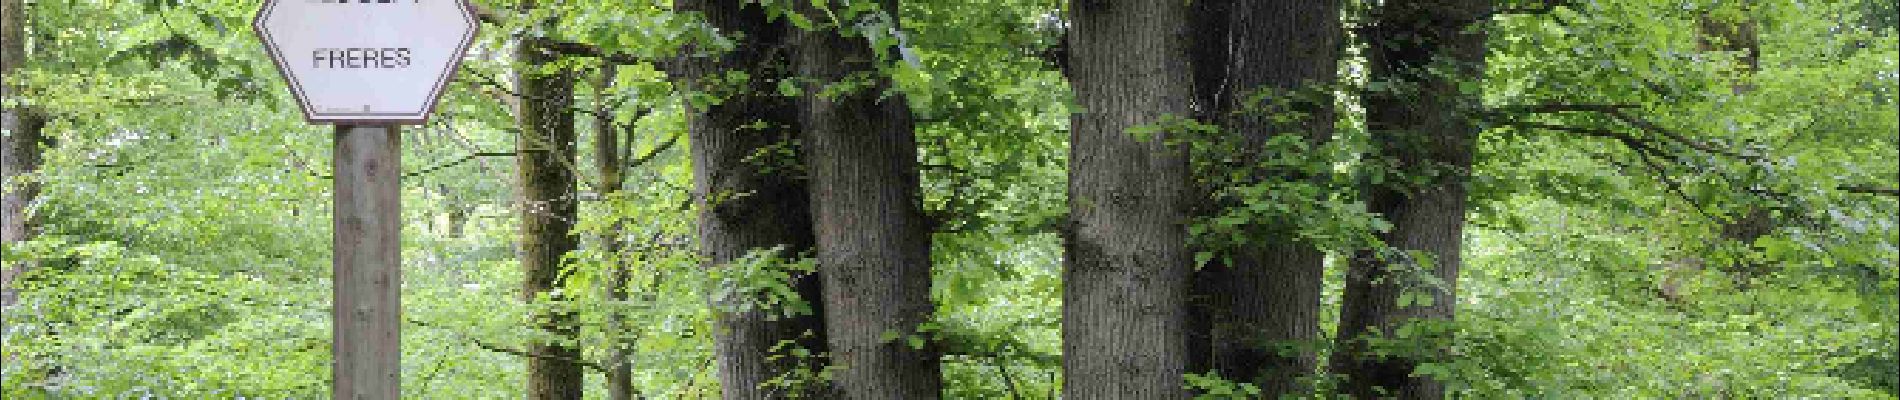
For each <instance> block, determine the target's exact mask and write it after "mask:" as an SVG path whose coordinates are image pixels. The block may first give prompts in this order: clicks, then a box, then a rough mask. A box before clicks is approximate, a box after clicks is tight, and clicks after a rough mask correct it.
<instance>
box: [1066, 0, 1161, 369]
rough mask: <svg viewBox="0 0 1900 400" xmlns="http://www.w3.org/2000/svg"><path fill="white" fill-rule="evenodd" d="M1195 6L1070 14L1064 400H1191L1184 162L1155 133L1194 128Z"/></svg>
mask: <svg viewBox="0 0 1900 400" xmlns="http://www.w3.org/2000/svg"><path fill="white" fill-rule="evenodd" d="M1188 4H1189V3H1188V2H1183V1H1178V0H1078V1H1075V2H1073V3H1071V5H1070V12H1071V13H1072V18H1071V20H1072V21H1074V24H1075V25H1074V30H1073V31H1072V36H1070V37H1069V40H1070V46H1069V48H1070V62H1069V66H1070V68H1071V69H1072V70H1073V77H1072V79H1071V81H1072V85H1073V86H1074V89H1075V96H1076V100H1077V102H1078V103H1079V106H1080V109H1079V110H1078V111H1077V112H1076V113H1075V114H1074V115H1073V116H1072V117H1071V119H1070V121H1071V130H1070V132H1071V133H1070V142H1071V144H1070V146H1071V147H1070V151H1069V153H1070V156H1069V160H1070V166H1069V213H1070V218H1071V224H1072V225H1071V226H1070V227H1069V229H1070V231H1069V232H1068V234H1067V238H1066V243H1065V246H1066V247H1067V249H1066V251H1067V256H1066V257H1065V260H1064V264H1065V265H1064V268H1063V281H1064V282H1065V285H1066V287H1065V288H1064V289H1063V299H1062V315H1063V323H1062V339H1063V343H1062V348H1063V349H1062V350H1063V356H1064V357H1063V369H1064V371H1066V375H1065V376H1066V378H1065V382H1064V387H1063V391H1064V396H1063V397H1065V398H1071V399H1178V398H1186V397H1188V392H1187V390H1186V389H1185V387H1184V381H1183V378H1182V374H1183V373H1184V372H1187V371H1186V363H1187V361H1188V358H1189V354H1188V348H1187V344H1188V338H1187V334H1186V332H1185V331H1184V330H1183V329H1182V328H1183V325H1184V324H1186V323H1187V322H1188V320H1189V318H1188V307H1187V289H1188V276H1189V272H1190V268H1189V262H1190V257H1189V255H1188V251H1187V248H1186V239H1187V229H1186V225H1185V224H1186V223H1187V207H1186V204H1187V196H1188V195H1189V191H1188V189H1189V187H1188V186H1189V184H1188V168H1187V159H1186V157H1185V156H1184V154H1185V152H1184V151H1183V150H1182V149H1180V148H1178V147H1175V146H1170V145H1168V144H1167V141H1168V140H1170V138H1171V136H1173V134H1172V133H1169V132H1159V133H1153V130H1152V128H1154V127H1157V126H1160V124H1165V123H1168V121H1170V120H1171V119H1187V118H1192V117H1194V115H1193V114H1192V110H1191V109H1190V107H1189V101H1190V99H1191V98H1192V97H1193V93H1192V86H1191V85H1190V78H1189V77H1190V75H1191V72H1190V70H1189V68H1190V64H1189V63H1188V56H1189V54H1188V50H1189V49H1188V46H1189V43H1188V40H1187V39H1188V38H1187V33H1188V24H1187V21H1188V12H1187V11H1188V7H1189V6H1188ZM1177 121H1178V120H1177ZM1144 130H1145V131H1148V132H1150V133H1143V132H1142V131H1144Z"/></svg>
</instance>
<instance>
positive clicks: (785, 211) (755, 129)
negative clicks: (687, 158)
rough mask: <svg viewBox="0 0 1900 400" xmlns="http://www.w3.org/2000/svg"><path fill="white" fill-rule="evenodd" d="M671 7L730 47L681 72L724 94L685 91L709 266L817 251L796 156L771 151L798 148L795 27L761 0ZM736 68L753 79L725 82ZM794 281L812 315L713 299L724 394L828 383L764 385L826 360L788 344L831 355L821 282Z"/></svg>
mask: <svg viewBox="0 0 1900 400" xmlns="http://www.w3.org/2000/svg"><path fill="white" fill-rule="evenodd" d="M675 9H677V10H679V11H682V12H688V13H697V14H699V15H700V16H701V17H703V18H704V19H705V22H706V24H707V25H708V26H710V27H711V28H712V29H713V30H715V31H717V32H718V33H719V34H720V35H721V36H723V37H725V38H727V39H728V40H729V41H730V42H731V44H732V46H733V47H732V49H731V50H729V51H726V52H724V53H721V54H717V55H716V56H714V57H694V58H689V59H685V60H686V62H685V63H684V65H683V66H684V69H683V71H681V72H682V73H683V75H684V76H683V78H684V79H682V81H683V82H684V83H685V87H686V90H687V91H688V92H690V93H694V94H695V95H711V96H717V97H719V98H720V99H719V101H716V102H714V101H706V102H701V101H693V100H691V99H692V98H693V97H694V96H687V97H688V99H689V100H688V101H687V102H686V104H687V107H688V115H689V119H688V130H689V131H690V133H691V141H692V153H693V178H694V180H695V188H694V191H695V193H694V198H695V199H696V201H697V202H698V205H699V245H700V255H701V256H702V257H704V258H705V262H706V266H707V267H708V268H718V267H720V266H722V265H726V264H728V263H731V262H733V261H735V260H739V259H741V258H743V257H745V256H746V255H748V254H754V253H761V252H772V251H776V252H777V253H776V254H777V255H778V256H780V257H783V258H785V259H787V260H791V259H796V258H799V257H805V256H806V255H807V254H808V253H810V251H811V249H812V224H811V214H810V208H809V204H810V202H809V200H808V199H809V194H808V193H806V182H805V181H804V180H803V179H800V178H799V177H798V175H797V173H796V170H797V168H796V164H797V163H798V161H797V159H796V157H789V158H787V157H772V156H770V155H773V154H778V153H777V152H774V151H773V150H774V149H793V150H794V151H798V150H797V149H798V146H797V140H798V136H797V135H798V127H797V124H798V110H797V108H796V106H797V103H796V102H795V101H794V100H793V99H792V98H790V97H785V96H781V95H778V94H777V93H778V90H777V88H778V84H779V82H780V80H783V79H787V78H789V77H790V76H791V72H792V65H791V60H790V58H789V56H788V55H789V53H788V52H787V48H788V47H789V46H790V42H789V41H788V40H789V38H788V37H787V35H788V34H789V31H788V29H790V27H789V26H788V25H787V24H786V23H784V20H783V19H777V20H775V19H772V18H769V17H768V16H767V15H766V10H765V9H764V8H763V7H762V6H760V5H758V4H754V3H751V2H747V1H741V0H678V1H676V2H675ZM692 51H694V52H704V51H716V50H715V49H710V48H703V47H701V48H696V49H694V50H692ZM733 71H739V72H745V73H746V75H747V76H748V79H745V80H743V81H738V82H734V81H730V80H724V79H722V77H725V76H728V72H733ZM761 154H763V155H767V156H763V157H761V156H758V155H761ZM788 262H789V261H788ZM791 279H792V281H791V282H788V283H789V285H790V286H791V287H792V288H794V289H795V290H796V292H797V293H798V295H799V296H800V297H801V298H802V299H803V300H804V301H806V302H807V303H809V304H810V305H811V309H812V311H813V312H811V313H803V314H796V315H784V314H785V313H784V312H783V311H782V310H766V309H761V308H759V307H748V306H744V304H745V303H757V302H758V301H759V299H751V298H744V299H715V300H714V302H715V303H716V304H715V306H716V307H715V309H716V311H717V316H716V319H717V321H716V324H717V331H716V335H717V340H716V342H715V345H714V351H715V355H716V357H717V358H718V368H719V380H720V382H721V386H722V393H723V395H724V398H726V399H733V400H738V399H765V398H784V397H792V396H800V397H824V396H823V395H822V393H824V390H825V383H824V382H804V385H801V386H797V387H789V388H788V387H773V386H767V385H766V384H767V383H768V382H771V381H772V380H773V379H774V378H779V377H788V378H795V377H798V376H806V374H805V373H804V372H811V371H813V370H816V369H818V368H822V367H823V364H824V360H822V359H814V358H803V359H801V358H799V357H793V356H791V354H790V353H789V350H790V347H802V348H804V349H806V350H809V351H810V354H825V353H826V352H828V351H829V348H828V347H827V343H826V341H825V325H824V314H825V313H824V304H823V301H821V299H822V296H821V290H820V280H819V279H818V277H817V276H815V275H813V274H795V275H794V276H792V277H791ZM781 343H784V344H790V345H791V346H780V344H781Z"/></svg>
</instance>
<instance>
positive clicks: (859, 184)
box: [795, 0, 943, 400]
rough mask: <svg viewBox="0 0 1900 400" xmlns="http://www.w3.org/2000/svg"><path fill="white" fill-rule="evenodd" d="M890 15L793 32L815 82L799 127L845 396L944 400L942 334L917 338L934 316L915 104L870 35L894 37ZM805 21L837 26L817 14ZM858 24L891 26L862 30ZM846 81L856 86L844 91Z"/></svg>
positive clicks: (893, 11)
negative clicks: (937, 340) (884, 70)
mask: <svg viewBox="0 0 1900 400" xmlns="http://www.w3.org/2000/svg"><path fill="white" fill-rule="evenodd" d="M880 5H881V6H882V8H881V9H880V10H877V11H874V12H867V13H863V14H860V15H855V16H841V17H840V18H849V19H848V20H847V21H845V22H843V23H840V24H838V25H836V26H834V25H823V26H821V27H819V28H818V29H815V30H811V31H799V32H797V33H796V34H795V36H796V40H795V43H796V49H797V50H796V54H797V59H798V72H799V76H800V77H801V78H803V79H806V80H807V82H806V83H807V84H806V85H805V92H804V97H803V98H802V101H803V104H802V105H801V110H802V111H803V114H802V116H801V118H800V121H801V122H802V123H803V130H804V136H803V138H804V144H805V165H806V168H808V171H809V174H810V175H811V196H812V197H811V200H812V208H811V210H812V220H813V225H812V228H813V231H814V232H816V234H817V235H816V237H817V240H818V268H819V270H820V271H823V276H824V280H825V309H826V310H827V311H829V312H828V313H826V314H825V327H826V328H828V329H829V330H830V336H829V339H830V341H831V351H832V361H833V363H834V364H835V365H836V366H837V367H839V368H840V369H839V370H837V371H836V373H835V375H834V382H835V384H836V387H837V388H838V390H840V392H841V397H843V398H848V399H867V400H868V399H934V398H937V397H938V396H939V395H940V392H941V391H942V386H943V382H942V380H943V379H942V375H941V372H940V369H939V365H940V360H939V359H940V358H941V357H940V355H939V354H938V352H937V348H938V346H937V345H936V344H934V343H932V342H934V340H932V339H930V338H932V337H934V333H933V332H923V331H919V329H918V328H919V326H920V325H922V324H923V323H925V322H929V321H930V318H931V311H932V309H933V308H934V305H933V304H932V303H931V300H930V233H931V227H930V224H929V223H928V221H927V220H926V219H925V218H924V214H923V210H922V207H923V203H922V199H921V198H919V196H918V190H919V189H918V177H917V138H916V135H915V132H914V129H913V127H912V124H913V123H912V120H911V112H910V105H909V104H908V103H907V102H906V101H905V99H904V96H903V95H902V94H898V93H895V92H894V91H893V89H892V86H891V81H890V79H889V78H888V77H884V76H881V74H880V73H879V67H880V66H881V65H885V63H887V62H891V60H892V59H895V58H896V57H897V54H898V53H897V49H896V48H890V49H885V50H886V54H888V55H890V57H891V58H890V59H879V57H878V55H877V54H876V52H874V51H873V49H872V47H871V46H872V43H871V40H870V39H869V38H867V37H866V32H871V31H876V33H874V34H881V35H889V34H890V31H889V30H891V29H895V28H896V26H895V24H896V22H895V21H897V15H898V14H897V2H896V1H895V0H884V1H882V2H881V3H880ZM806 7H808V6H806ZM803 12H804V15H806V16H807V18H812V19H813V20H815V21H826V20H828V19H826V18H825V17H824V16H823V15H824V14H823V13H822V12H820V11H817V10H811V9H809V8H807V9H805V10H803ZM833 12H837V13H843V12H844V11H843V10H842V9H841V8H839V9H834V10H833ZM855 21H881V22H874V23H871V24H869V25H862V26H865V27H864V28H862V29H860V26H861V25H859V24H858V23H856V22H855ZM865 80H868V81H869V83H870V84H869V85H863V84H862V83H863V82H865ZM839 82H846V85H834V84H835V83H839ZM853 83H857V85H853ZM893 335H894V337H893ZM913 337H914V338H916V339H913ZM916 340H922V342H918V341H916Z"/></svg>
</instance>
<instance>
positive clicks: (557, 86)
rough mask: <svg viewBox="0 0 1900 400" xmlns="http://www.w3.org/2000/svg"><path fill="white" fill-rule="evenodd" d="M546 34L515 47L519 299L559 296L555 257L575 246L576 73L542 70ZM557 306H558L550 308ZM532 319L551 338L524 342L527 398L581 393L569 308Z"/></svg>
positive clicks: (546, 59) (549, 58) (547, 56)
mask: <svg viewBox="0 0 1900 400" xmlns="http://www.w3.org/2000/svg"><path fill="white" fill-rule="evenodd" d="M547 43H548V40H547V39H546V38H541V37H532V36H531V37H526V38H522V39H521V42H520V43H519V44H518V45H517V47H516V53H515V58H516V62H517V63H519V64H518V66H517V68H516V70H515V82H516V85H518V87H517V88H516V93H518V94H520V97H521V108H520V109H519V110H516V118H517V122H518V123H519V124H520V130H519V133H518V134H519V136H517V137H516V138H515V147H516V151H517V152H518V153H517V156H516V157H515V160H516V162H517V163H518V165H519V166H518V168H517V170H516V177H517V179H518V180H519V182H520V185H521V196H522V198H521V202H520V203H519V204H518V205H517V206H518V207H520V212H521V230H520V238H519V241H520V243H519V246H520V250H519V256H520V258H521V270H522V282H521V297H522V300H524V301H527V302H530V303H533V302H535V301H536V300H537V299H538V298H541V297H544V296H545V297H548V298H552V299H555V300H559V299H560V298H561V297H562V296H561V295H560V292H559V291H560V290H561V289H563V288H564V287H565V286H566V282H565V281H566V279H565V274H563V273H562V266H561V259H562V258H563V257H564V256H565V255H566V254H567V253H568V252H570V251H574V249H575V247H576V246H578V245H579V240H578V238H576V237H575V236H574V234H573V231H574V220H575V218H576V217H577V214H576V212H575V211H576V205H577V204H578V203H577V201H576V200H577V199H576V196H575V194H576V193H575V180H574V179H575V176H574V172H575V171H574V151H575V150H574V113H573V108H574V77H573V74H572V73H571V72H566V71H559V72H547V71H541V69H543V68H544V67H545V66H547V65H548V64H550V63H553V62H554V61H556V59H557V56H556V55H554V54H552V53H550V52H548V51H546V50H545V48H546V46H547ZM556 307H557V308H558V307H559V306H556ZM530 318H531V319H532V322H531V324H532V325H533V326H534V327H535V328H536V329H540V330H542V331H546V332H548V333H551V334H552V335H553V336H554V337H555V338H556V339H553V340H535V341H530V343H528V345H527V349H528V352H529V353H531V354H534V355H535V356H533V357H529V358H528V360H527V362H528V384H527V387H528V398H531V399H579V398H581V377H582V375H581V364H580V363H579V362H578V361H579V360H580V357H581V352H580V348H579V347H578V346H577V345H576V344H575V343H574V339H575V337H576V336H577V334H578V327H576V326H575V322H576V321H575V317H574V314H573V313H572V312H568V311H561V310H558V309H557V310H544V311H537V312H535V313H534V314H533V316H532V317H530Z"/></svg>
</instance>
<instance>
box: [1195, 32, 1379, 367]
mask: <svg viewBox="0 0 1900 400" xmlns="http://www.w3.org/2000/svg"><path fill="white" fill-rule="evenodd" d="M1210 3H1218V2H1210ZM1213 6H1215V7H1222V6H1224V7H1223V9H1221V10H1217V11H1215V10H1209V11H1207V12H1203V13H1201V14H1204V15H1214V16H1216V17H1213V18H1211V19H1214V21H1209V23H1210V24H1212V25H1216V26H1225V27H1226V30H1225V31H1224V32H1218V33H1215V34H1214V35H1211V36H1209V35H1196V38H1195V39H1196V43H1195V47H1196V50H1195V51H1196V54H1197V57H1196V60H1195V61H1196V62H1197V63H1198V64H1197V65H1196V66H1195V70H1196V71H1197V73H1196V89H1197V97H1198V98H1199V99H1200V101H1201V103H1200V104H1205V105H1207V107H1208V109H1207V110H1205V111H1204V113H1203V115H1204V116H1203V118H1204V120H1206V121H1212V122H1214V123H1218V124H1220V126H1221V128H1222V131H1223V132H1224V133H1225V134H1226V135H1228V136H1223V137H1224V138H1232V140H1234V141H1236V142H1237V143H1239V144H1240V146H1239V147H1238V149H1239V150H1240V151H1242V152H1244V153H1243V154H1248V155H1257V154H1261V152H1259V151H1257V150H1258V149H1261V148H1262V147H1263V146H1264V145H1265V143H1266V142H1267V141H1268V140H1270V139H1272V138H1274V137H1276V136H1279V135H1299V136H1301V137H1304V138H1306V139H1307V140H1308V143H1311V144H1315V145H1317V144H1320V143H1322V142H1324V141H1326V140H1329V139H1330V138H1331V137H1332V134H1333V120H1334V118H1333V115H1334V113H1333V104H1332V97H1331V95H1330V94H1331V84H1332V83H1334V81H1335V78H1336V75H1337V73H1338V67H1337V66H1338V63H1339V57H1340V40H1341V34H1342V32H1341V30H1340V22H1339V11H1340V8H1339V3H1338V1H1336V0H1316V1H1299V2H1237V3H1234V4H1227V5H1218V4H1215V5H1213ZM1209 30H1210V31H1211V29H1209ZM1229 51H1231V53H1228V52H1229ZM1210 64H1211V65H1210ZM1262 93H1269V94H1266V99H1267V100H1266V101H1267V102H1271V103H1272V104H1274V105H1273V106H1268V107H1264V108H1262V107H1255V108H1253V109H1249V106H1248V105H1247V104H1246V103H1245V102H1246V101H1247V99H1249V98H1255V97H1256V96H1259V95H1261V94H1262ZM1288 114H1291V115H1299V116H1301V118H1294V119H1288V118H1287V115H1288ZM1242 158H1243V159H1246V158H1253V157H1242ZM1242 165H1243V166H1242V167H1241V168H1252V167H1253V166H1256V165H1260V163H1258V162H1251V161H1250V162H1243V163H1242ZM1234 172H1236V171H1218V172H1214V173H1215V174H1218V175H1220V176H1231V175H1233V173H1234ZM1238 172H1239V174H1240V175H1243V176H1246V178H1243V180H1241V181H1239V182H1230V183H1239V184H1252V183H1258V182H1263V181H1264V180H1271V179H1322V178H1323V177H1314V176H1299V175H1291V174H1286V173H1283V172H1280V171H1262V170H1251V169H1250V170H1246V171H1238ZM1205 178H1207V179H1201V180H1199V181H1202V182H1208V181H1210V180H1211V179H1213V178H1214V177H1205ZM1215 189H1218V188H1213V187H1210V188H1204V189H1203V190H1204V191H1205V192H1209V193H1211V192H1212V191H1214V190H1215ZM1216 206H1237V205H1234V204H1216ZM1272 222H1273V221H1255V222H1253V223H1261V224H1264V223H1272ZM1294 228H1297V227H1292V226H1274V227H1269V229H1266V230H1265V231H1266V232H1268V233H1266V234H1265V235H1263V236H1262V237H1259V238H1256V239H1255V243H1256V244H1254V245H1249V246H1246V247H1243V248H1241V249H1238V250H1236V251H1233V252H1232V253H1231V254H1223V255H1224V256H1226V259H1227V260H1231V264H1227V263H1221V262H1216V263H1210V265H1207V266H1205V267H1204V268H1203V269H1202V270H1200V271H1199V272H1197V276H1196V278H1195V280H1194V282H1195V283H1194V285H1195V286H1194V287H1193V294H1192V295H1191V297H1193V298H1196V299H1199V300H1200V303H1198V304H1199V305H1200V306H1201V307H1202V308H1203V311H1201V313H1203V314H1205V315H1206V318H1207V323H1206V325H1205V329H1207V330H1208V331H1207V332H1206V334H1205V335H1206V337H1207V339H1206V340H1207V346H1208V349H1207V350H1206V351H1207V356H1206V357H1207V361H1206V362H1207V365H1206V368H1207V370H1210V371H1213V372H1215V373H1218V374H1219V375H1220V376H1222V377H1224V378H1226V379H1230V380H1234V381H1239V382H1248V383H1253V384H1254V385H1256V386H1258V387H1260V389H1261V390H1262V393H1263V395H1264V396H1265V397H1266V398H1279V397H1280V396H1281V395H1294V394H1298V393H1300V392H1302V391H1306V390H1308V389H1306V388H1304V387H1302V386H1301V385H1300V384H1299V383H1300V379H1301V378H1303V377H1305V376H1308V375H1311V374H1312V373H1313V371H1314V368H1315V366H1316V362H1315V359H1314V357H1315V356H1314V355H1313V353H1312V352H1311V351H1308V350H1302V351H1301V352H1299V353H1295V354H1293V355H1283V354H1282V353H1281V352H1280V351H1279V347H1278V346H1279V345H1280V344H1286V343H1302V342H1307V341H1312V340H1315V339H1317V338H1318V337H1319V306H1320V288H1321V276H1322V274H1323V269H1324V265H1323V264H1324V262H1325V253H1323V252H1321V251H1320V250H1319V249H1318V248H1317V247H1314V246H1313V245H1311V244H1307V243H1301V242H1299V241H1297V238H1296V237H1295V232H1294V231H1293V229H1294ZM1217 258H1220V257H1217ZM1301 348H1302V349H1307V348H1310V347H1301Z"/></svg>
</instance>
